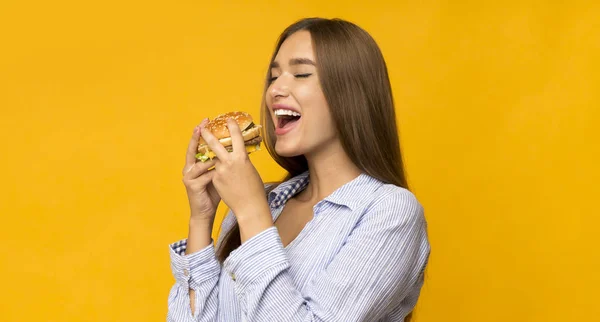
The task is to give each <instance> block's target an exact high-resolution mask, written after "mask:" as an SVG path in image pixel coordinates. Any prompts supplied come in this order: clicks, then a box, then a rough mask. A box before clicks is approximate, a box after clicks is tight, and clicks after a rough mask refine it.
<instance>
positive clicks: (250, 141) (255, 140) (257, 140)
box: [244, 136, 262, 145]
mask: <svg viewBox="0 0 600 322" xmlns="http://www.w3.org/2000/svg"><path fill="white" fill-rule="evenodd" d="M260 142H262V138H261V137H260V136H257V137H255V138H254V139H251V140H248V141H245V142H244V145H256V144H259V143H260Z"/></svg>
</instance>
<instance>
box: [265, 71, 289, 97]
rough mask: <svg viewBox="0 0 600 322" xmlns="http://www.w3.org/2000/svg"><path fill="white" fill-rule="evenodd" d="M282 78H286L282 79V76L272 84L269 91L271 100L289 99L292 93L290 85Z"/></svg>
mask: <svg viewBox="0 0 600 322" xmlns="http://www.w3.org/2000/svg"><path fill="white" fill-rule="evenodd" d="M282 78H284V77H282V76H280V77H278V78H277V79H276V80H275V81H274V82H273V83H272V84H271V88H270V89H269V94H270V95H271V98H273V99H276V98H281V97H287V96H288V95H289V93H290V87H289V85H288V84H286V82H285V81H284V80H283V79H282Z"/></svg>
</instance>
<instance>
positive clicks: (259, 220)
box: [236, 202, 273, 244]
mask: <svg viewBox="0 0 600 322" xmlns="http://www.w3.org/2000/svg"><path fill="white" fill-rule="evenodd" d="M236 218H237V221H238V224H239V226H240V239H241V241H242V244H243V243H245V242H246V241H247V240H249V239H250V238H252V237H254V236H256V235H258V234H259V233H261V232H263V231H265V230H266V229H268V228H270V227H273V217H271V210H270V209H269V206H268V205H267V204H266V202H265V203H264V204H260V205H257V206H253V207H247V208H246V209H244V210H240V211H238V213H236Z"/></svg>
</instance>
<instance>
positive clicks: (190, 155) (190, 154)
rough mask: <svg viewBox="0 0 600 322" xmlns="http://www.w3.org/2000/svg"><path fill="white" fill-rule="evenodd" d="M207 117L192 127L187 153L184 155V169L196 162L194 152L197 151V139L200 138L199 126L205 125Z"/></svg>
mask: <svg viewBox="0 0 600 322" xmlns="http://www.w3.org/2000/svg"><path fill="white" fill-rule="evenodd" d="M207 123H208V118H206V119H204V120H202V122H201V123H200V125H197V126H196V127H195V128H194V132H193V133H192V138H191V139H190V143H189V144H188V148H187V153H186V156H185V169H189V168H190V167H191V166H192V165H193V164H194V163H196V154H197V153H198V140H199V139H200V127H201V126H206V124H207Z"/></svg>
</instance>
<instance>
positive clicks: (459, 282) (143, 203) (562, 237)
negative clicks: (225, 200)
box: [0, 0, 600, 322]
mask: <svg viewBox="0 0 600 322" xmlns="http://www.w3.org/2000/svg"><path fill="white" fill-rule="evenodd" d="M305 16H324V17H341V18H345V19H349V20H351V21H354V22H356V23H358V24H359V25H361V26H362V27H364V28H365V29H366V30H367V31H369V32H370V33H371V34H372V35H373V36H374V37H375V38H376V40H377V41H378V42H379V44H380V46H381V48H382V50H383V53H384V55H385V57H386V59H387V63H388V67H389V70H390V75H391V79H392V83H393V89H394V94H395V99H396V103H397V111H398V120H399V124H400V129H399V131H400V134H401V140H402V144H403V149H404V155H405V157H406V163H407V168H408V173H409V177H410V178H409V179H410V183H411V184H412V187H413V188H414V192H415V194H416V195H417V197H418V198H419V199H420V201H421V202H422V203H423V205H424V207H425V209H426V216H427V219H428V222H429V233H430V237H431V243H432V248H433V251H432V256H431V261H430V266H429V269H428V271H427V283H426V284H425V286H424V288H423V293H422V297H421V299H420V301H419V303H418V308H417V310H416V313H415V319H414V321H418V322H437V321H468V322H482V321H484V322H487V321H540V322H541V321H545V322H548V321H592V320H594V319H597V318H598V316H600V309H599V306H598V305H597V304H596V299H597V290H598V289H599V287H600V285H599V284H600V283H599V277H598V273H599V272H600V269H599V265H598V264H599V262H600V260H599V256H598V254H599V252H598V249H597V246H598V239H597V236H598V233H599V231H598V227H599V224H600V222H599V219H598V217H599V216H598V215H600V211H599V210H598V198H599V197H598V194H599V192H600V189H599V188H598V186H597V183H598V182H600V176H599V170H598V164H600V158H599V152H600V151H599V150H600V148H599V147H600V143H599V139H600V135H599V130H598V126H599V124H600V112H599V111H600V97H599V96H600V95H599V93H600V85H599V84H600V77H599V75H600V63H599V57H600V25H599V21H600V19H599V18H598V17H600V6H599V2H597V1H588V2H584V1H569V2H565V1H507V2H498V1H400V2H397V1H389V2H377V1H369V2H368V5H367V4H356V3H348V2H346V1H329V2H326V1H308V0H307V1H253V2H252V4H250V2H249V1H248V2H242V1H239V2H237V3H236V2H231V1H229V2H225V1H223V2H219V1H214V2H209V1H175V2H148V1H143V2H142V1H139V2H131V1H104V2H94V3H90V2H82V1H70V2H67V1H40V2H32V1H3V2H2V3H1V4H0V27H1V28H0V35H1V37H0V41H1V46H2V47H1V49H2V50H1V51H0V106H1V108H2V116H1V117H0V122H1V123H0V131H1V132H0V135H1V137H2V149H1V152H0V153H1V155H2V157H1V160H2V161H1V167H0V177H1V178H2V191H1V194H0V196H1V197H0V198H1V202H0V213H1V214H2V224H1V225H0V227H1V228H0V229H1V231H0V234H1V235H0V236H1V243H0V254H1V255H2V258H1V263H0V278H1V280H2V284H1V289H2V292H1V296H2V299H1V301H0V316H1V318H0V319H1V320H2V321H164V319H165V314H166V308H167V306H166V305H167V295H168V291H169V289H170V287H171V285H172V283H173V282H174V280H173V278H172V276H171V272H170V267H169V257H168V244H169V243H171V242H174V241H176V240H178V239H181V238H185V237H186V235H187V218H188V205H187V198H186V195H185V190H184V187H183V185H182V183H181V174H180V173H181V169H182V167H183V161H184V153H185V149H186V146H187V143H188V140H189V138H190V136H191V133H192V129H193V128H194V126H195V125H196V124H197V123H198V122H200V120H201V119H202V118H203V117H205V116H214V115H216V114H218V113H221V112H225V111H228V110H232V109H241V110H246V111H248V112H250V113H252V114H254V115H256V116H258V113H259V102H260V97H261V90H262V81H263V78H264V74H265V72H266V68H267V66H266V65H267V63H268V59H269V55H270V53H271V50H272V49H273V46H274V44H275V39H276V37H277V36H278V34H279V33H280V32H281V31H282V30H283V28H284V27H285V26H287V25H288V24H290V23H292V22H294V21H295V20H296V19H299V18H301V17H305ZM251 158H252V160H253V162H254V163H255V165H256V167H257V168H258V170H259V172H260V174H261V175H262V177H263V179H264V180H278V179H280V178H281V176H282V175H283V171H282V170H281V169H280V168H278V167H277V165H276V164H275V163H274V162H273V161H271V160H270V158H269V156H268V153H267V152H266V151H263V152H260V153H256V154H254V155H252V156H251ZM221 209H223V208H221ZM221 218H222V210H221V211H220V213H219V218H218V221H219V222H220V220H221ZM216 227H218V225H216ZM215 233H216V231H215Z"/></svg>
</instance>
